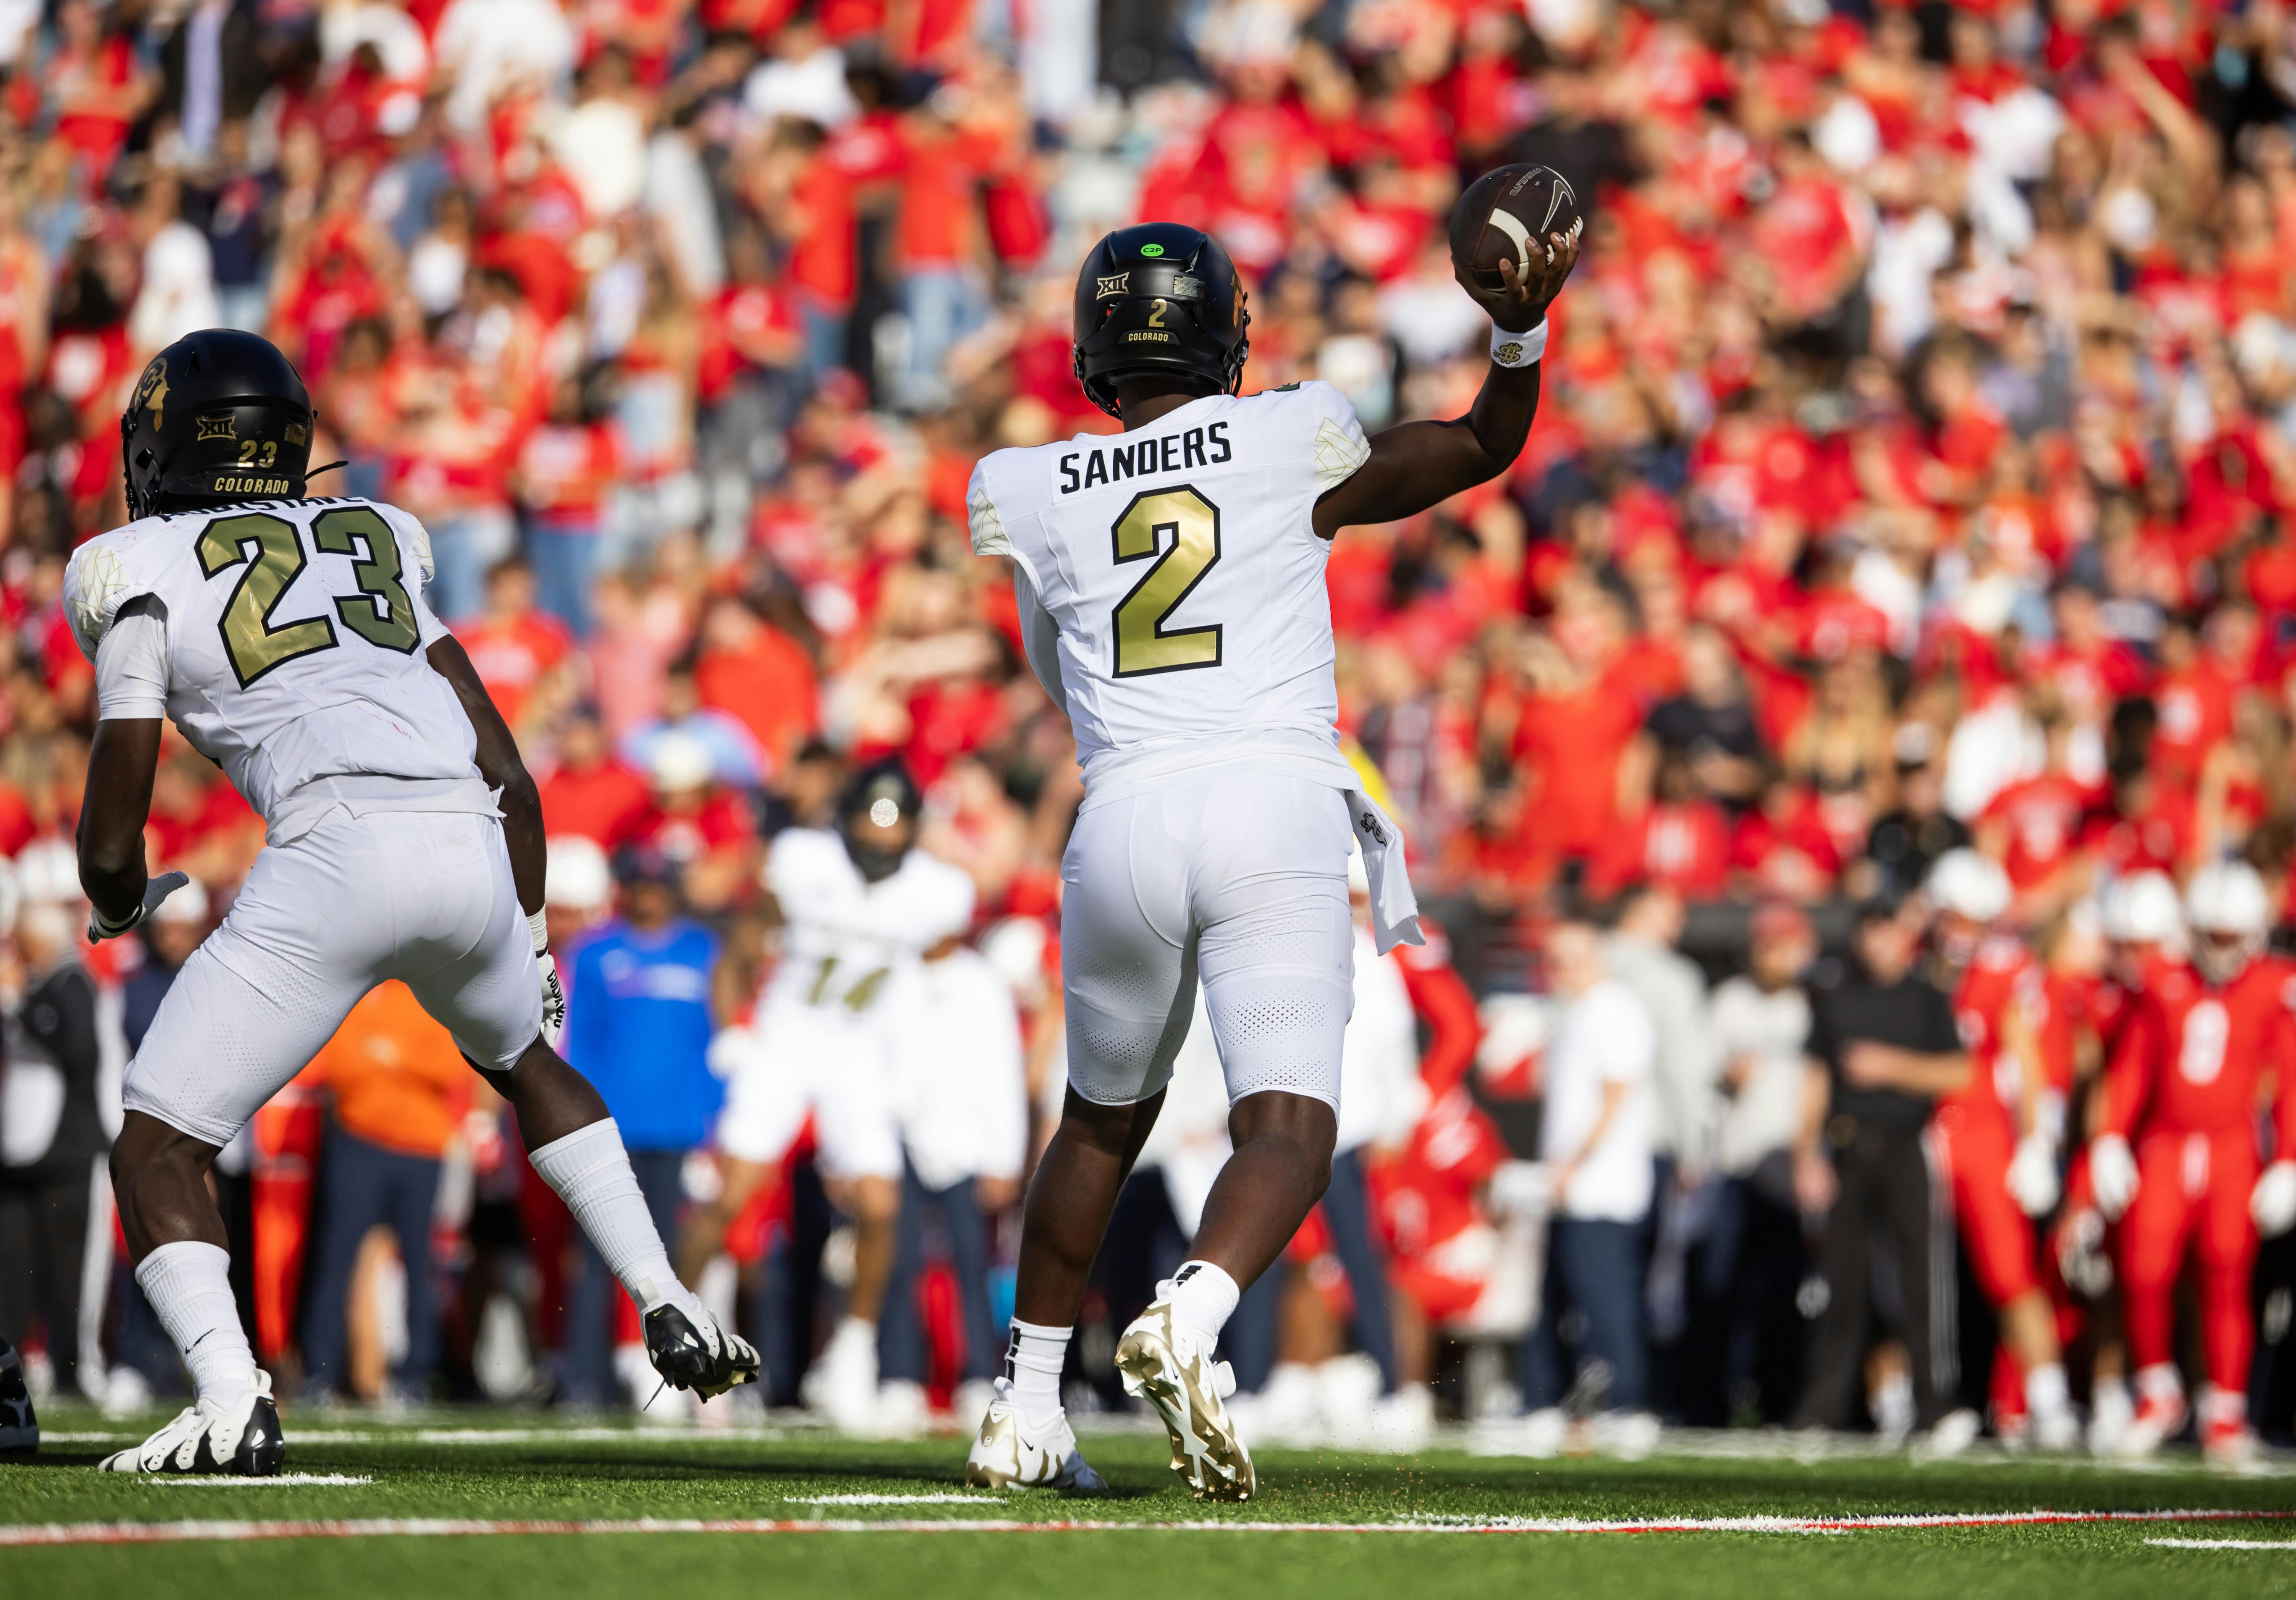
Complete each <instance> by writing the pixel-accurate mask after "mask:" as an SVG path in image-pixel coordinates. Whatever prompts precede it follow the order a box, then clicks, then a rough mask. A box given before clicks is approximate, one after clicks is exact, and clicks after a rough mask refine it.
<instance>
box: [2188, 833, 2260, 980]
mask: <svg viewBox="0 0 2296 1600" xmlns="http://www.w3.org/2000/svg"><path fill="white" fill-rule="evenodd" d="M2185 920H2186V921H2187V922H2188V923H2191V924H2192V931H2193V964H2194V965H2195V966H2197V967H2199V968H2200V969H2201V975H2202V977H2204V978H2206V979H2208V981H2210V982H2211V983H2229V982H2231V981H2233V980H2234V979H2235V978H2237V977H2239V976H2240V974H2241V972H2242V970H2243V968H2245V967H2246V966H2247V965H2248V964H2249V963H2250V962H2251V961H2253V960H2254V959H2255V958H2256V957H2257V956H2259V955H2261V954H2262V953H2263V951H2264V946H2265V941H2266V939H2267V938H2268V937H2269V936H2270V934H2271V931H2272V902H2271V898H2270V896H2269V895H2268V894H2267V891H2266V890H2265V887H2264V880H2263V879H2262V878H2260V877H2259V876H2258V875H2257V873H2256V869H2255V868H2254V867H2252V866H2249V865H2247V864H2246V863H2245V862H2241V861H2218V862H2212V863H2211V864H2210V865H2209V866H2203V867H2202V868H2201V870H2200V871H2198V872H2196V873H2194V874H2193V881H2192V882H2190V883H2188V884H2186V885H2185Z"/></svg>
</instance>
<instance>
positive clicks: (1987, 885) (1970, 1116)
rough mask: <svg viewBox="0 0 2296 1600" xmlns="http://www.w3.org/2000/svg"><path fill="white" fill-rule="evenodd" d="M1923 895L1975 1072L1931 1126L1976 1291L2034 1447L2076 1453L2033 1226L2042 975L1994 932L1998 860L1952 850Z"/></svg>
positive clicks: (2046, 1144)
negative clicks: (1991, 1316)
mask: <svg viewBox="0 0 2296 1600" xmlns="http://www.w3.org/2000/svg"><path fill="white" fill-rule="evenodd" d="M1925 891H1926V893H1927V894H1928V896H1929V898H1930V899H1931V902H1932V903H1933V904H1934V905H1935V906H1936V907H1937V910H1938V919H1937V928H1936V934H1935V938H1936V946H1937V952H1938V956H1939V959H1940V960H1941V961H1942V962H1943V963H1944V964H1945V965H1946V966H1948V968H1950V969H1952V970H1954V971H1956V972H1959V974H1960V981H1959V982H1958V983H1957V984H1956V986H1955V989H1954V996H1953V1009H1954V1017H1955V1020H1956V1022H1957V1023H1958V1024H1959V1026H1960V1029H1961V1037H1962V1040H1963V1042H1964V1044H1965V1045H1966V1046H1967V1047H1968V1049H1969V1052H1970V1054H1971V1055H1972V1058H1974V1060H1975V1063H1976V1070H1975V1071H1972V1073H1970V1075H1969V1078H1968V1079H1967V1081H1966V1082H1965V1083H1964V1084H1963V1086H1962V1087H1960V1088H1957V1089H1955V1090H1954V1091H1952V1092H1951V1093H1950V1094H1947V1095H1940V1096H1939V1098H1938V1103H1937V1110H1936V1112H1935V1114H1934V1117H1933V1119H1932V1120H1931V1124H1930V1131H1931V1139H1932V1141H1933V1144H1934V1146H1935V1148H1936V1151H1937V1153H1938V1157H1937V1159H1938V1164H1939V1166H1940V1167H1941V1168H1942V1169H1943V1179H1944V1182H1945V1184H1946V1185H1947V1186H1948V1190H1949V1192H1950V1193H1951V1194H1952V1196H1953V1210H1954V1218H1955V1220H1956V1222H1957V1223H1958V1224H1959V1226H1960V1228H1961V1237H1962V1242H1963V1243H1964V1245H1965V1246H1966V1247H1967V1249H1968V1251H1969V1255H1970V1260H1971V1263H1972V1266H1974V1268H1976V1271H1977V1281H1978V1283H1979V1284H1980V1286H1981V1287H1982V1288H1983V1289H1984V1291H1985V1298H1986V1299H1987V1301H1989V1302H1991V1304H1992V1306H1993V1308H1994V1309H1995V1310H1996V1311H1997V1312H1998V1313H1999V1314H2000V1317H2001V1342H2002V1347H2003V1349H2004V1350H2005V1351H2006V1352H2007V1353H2008V1354H2009V1355H2010V1357H2011V1358H2013V1359H2014V1360H2015V1362H2016V1364H2017V1366H2018V1367H2019V1368H2020V1369H2021V1371H2022V1373H2023V1374H2024V1384H2023V1396H2022V1399H2023V1401H2024V1406H2025V1407H2026V1408H2028V1409H2029V1410H2030V1415H2031V1418H2032V1431H2033V1435H2034V1438H2035V1439H2036V1440H2037V1441H2038V1443H2039V1444H2040V1445H2041V1446H2042V1448H2046V1449H2052V1450H2062V1449H2070V1448H2072V1446H2074V1445H2075V1444H2077V1443H2079V1440H2080V1423H2079V1419H2078V1418H2076V1417H2075V1416H2074V1415H2073V1410H2072V1403H2071V1396H2070V1395H2069V1393H2068V1391H2067V1388H2066V1382H2065V1368H2064V1358H2063V1353H2062V1350H2060V1349H2059V1348H2058V1344H2057V1322H2056V1313H2055V1310H2054V1308H2053V1307H2052V1306H2051V1305H2050V1303H2049V1297H2048V1296H2047V1294H2046V1293H2045V1292H2043V1290H2042V1288H2041V1275H2040V1268H2039V1263H2038V1259H2036V1256H2035V1252H2034V1237H2033V1223H2032V1221H2031V1218H2035V1217H2041V1216H2046V1215H2047V1213H2048V1211H2049V1210H2050V1208H2052V1207H2053V1206H2054V1205H2055V1204H2056V1202H2057V1162H2056V1141H2055V1140H2054V1138H2053V1137H2051V1136H2050V1135H2049V1134H2048V1133H2047V1132H2046V1131H2045V1130H2044V1128H2043V1127H2042V1122H2043V1118H2042V1116H2041V1091H2042V1088H2043V1087H2044V1080H2045V1079H2046V1077H2047V1071H2046V1067H2045V1065H2044V1063H2043V1062H2042V1059H2041V1045H2040V1038H2041V1031H2042V1028H2043V1025H2044V1023H2045V1022H2046V1007H2047V993H2046V988H2045V982H2046V974H2045V973H2044V972H2043V971H2042V969H2041V965H2040V964H2039V963H2038V962H2037V961H2035V960H2034V959H2033V957H2032V956H2031V955H2030V953H2029V952H2028V951H2027V950H2026V948H2025V947H2024V945H2023V943H2022V942H2021V941H2020V940H2019V939H2016V938H2014V937H2013V936H2010V935H2007V934H2005V933H2000V932H1997V927H1998V925H1999V923H2001V919H2002V918H2003V917H2005V915H2007V913H2008V910H2009V903H2010V886H2009V879H2008V875H2007V874H2005V873H2004V872H2003V871H2002V870H2001V868H2000V867H1999V866H1996V865H1995V864H1994V863H1993V862H1992V861H1990V860H1989V859H1988V858H1987V857H1984V856H1981V855H1980V854H1978V852H1976V851H1975V850H1972V849H1957V850H1948V851H1947V852H1946V853H1945V854H1944V855H1943V856H1941V857H1939V858H1938V863H1937V865H1936V866H1934V867H1932V868H1931V870H1930V876H1929V882H1928V883H1927V885H1926V886H1925Z"/></svg>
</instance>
